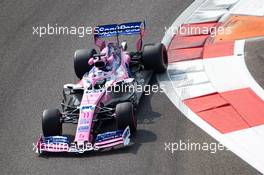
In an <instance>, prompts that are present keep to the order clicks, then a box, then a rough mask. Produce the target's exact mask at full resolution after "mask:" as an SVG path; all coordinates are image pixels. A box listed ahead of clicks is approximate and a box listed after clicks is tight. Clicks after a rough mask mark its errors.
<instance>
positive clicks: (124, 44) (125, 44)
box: [121, 41, 127, 51]
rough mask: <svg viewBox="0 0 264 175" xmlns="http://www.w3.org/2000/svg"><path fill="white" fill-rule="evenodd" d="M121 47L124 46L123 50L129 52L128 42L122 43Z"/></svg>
mask: <svg viewBox="0 0 264 175" xmlns="http://www.w3.org/2000/svg"><path fill="white" fill-rule="evenodd" d="M121 46H122V48H123V50H124V51H126V50H127V42H125V41H122V42H121Z"/></svg>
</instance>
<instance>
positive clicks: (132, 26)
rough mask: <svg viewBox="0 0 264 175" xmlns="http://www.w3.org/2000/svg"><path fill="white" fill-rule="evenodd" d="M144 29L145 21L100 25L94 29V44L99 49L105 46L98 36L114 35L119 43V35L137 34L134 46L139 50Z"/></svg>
mask: <svg viewBox="0 0 264 175" xmlns="http://www.w3.org/2000/svg"><path fill="white" fill-rule="evenodd" d="M144 30H145V21H144V22H129V23H122V24H107V25H100V26H97V27H96V28H95V30H94V41H95V45H97V46H98V47H99V48H100V49H103V48H104V47H105V42H104V41H102V40H100V38H108V37H116V38H117V42H118V43H119V39H118V36H119V35H139V38H138V41H137V43H136V48H137V50H138V51H139V50H141V48H142V39H143V34H144Z"/></svg>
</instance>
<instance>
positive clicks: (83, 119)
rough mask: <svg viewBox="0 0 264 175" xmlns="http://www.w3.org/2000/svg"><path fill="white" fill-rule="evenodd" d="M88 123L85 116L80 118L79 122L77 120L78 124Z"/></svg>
mask: <svg viewBox="0 0 264 175" xmlns="http://www.w3.org/2000/svg"><path fill="white" fill-rule="evenodd" d="M88 123H89V120H87V119H86V118H82V119H80V122H79V124H81V125H84V124H88Z"/></svg>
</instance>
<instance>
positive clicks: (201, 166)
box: [0, 0, 263, 175]
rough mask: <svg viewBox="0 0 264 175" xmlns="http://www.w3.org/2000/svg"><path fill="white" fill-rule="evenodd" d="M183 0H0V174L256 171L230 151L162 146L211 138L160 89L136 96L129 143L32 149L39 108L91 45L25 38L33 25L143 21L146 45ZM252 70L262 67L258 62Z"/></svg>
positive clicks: (54, 101) (50, 103) (54, 98)
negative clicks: (94, 148)
mask: <svg viewBox="0 0 264 175" xmlns="http://www.w3.org/2000/svg"><path fill="white" fill-rule="evenodd" d="M191 2H192V1H191V0H184V1H183V0H169V1H163V0H162V1H161V0H160V1H151V0H144V1H143V0H141V1H137V0H130V1H124V0H122V1H115V2H114V1H103V0H101V1H95V0H89V1H70V0H59V1H51V0H47V1H33V0H32V1H11V0H1V1H0V23H1V27H0V51H1V52H0V55H1V57H0V58H1V59H0V80H1V84H0V94H1V98H0V104H1V105H0V111H1V115H0V119H1V122H0V174H1V175H4V174H35V175H36V174H185V175H189V174H198V175H199V174H202V175H206V174H208V175H211V174H221V175H223V174H243V175H246V174H258V172H257V171H256V170H254V169H253V168H251V166H249V165H248V164H247V163H245V162H243V161H242V160H241V159H240V158H238V157H237V156H235V155H234V154H233V153H231V152H230V151H218V152H216V153H215V154H212V153H210V152H208V151H176V152H174V154H172V153H170V152H168V151H165V150H164V148H165V146H164V142H179V140H182V141H184V142H188V141H189V142H198V143H203V142H207V143H214V142H216V141H215V140H214V139H213V138H211V137H210V136H208V135H207V134H206V133H205V132H204V131H202V130H201V129H199V128H198V127H197V126H195V125H194V124H192V122H190V121H189V120H187V119H186V118H185V117H184V116H183V115H182V114H181V113H180V112H179V111H178V110H177V109H176V108H175V107H174V105H173V104H172V103H171V102H170V101H169V100H168V99H167V97H166V96H165V95H164V94H163V93H155V94H152V95H149V96H145V97H143V99H142V101H141V107H140V108H139V110H138V114H137V115H138V119H139V121H138V123H139V125H138V127H139V130H138V135H137V137H136V140H135V145H133V146H132V147H128V148H126V149H121V150H115V151H111V152H105V153H92V154H89V153H88V154H84V155H79V156H77V155H68V156H67V155H61V154H54V155H48V156H43V157H38V156H37V154H35V153H34V152H33V151H32V148H33V146H32V143H33V142H35V141H36V139H37V136H38V135H39V134H40V133H41V120H40V117H41V114H42V111H43V109H45V108H50V107H57V106H59V103H60V99H61V92H62V87H63V84H65V83H71V82H75V81H76V78H75V76H74V72H73V63H72V57H73V53H74V51H75V50H76V49H78V48H89V47H92V37H91V36H86V37H85V38H78V37H76V36H62V35H60V36H45V37H43V38H39V37H37V36H36V35H32V32H33V30H32V27H33V26H41V25H43V26H46V25H47V24H48V23H49V24H56V23H57V24H60V25H64V26H79V25H85V26H95V25H96V24H106V23H119V22H124V21H136V20H141V19H145V20H146V23H147V27H148V28H147V29H148V33H147V36H146V42H159V41H161V39H162V37H163V35H164V26H167V27H168V26H170V25H171V24H172V22H173V21H174V19H175V18H176V17H177V16H178V15H179V14H180V13H181V12H182V11H183V10H184V9H185V8H186V7H187V6H188V5H189V4H190V3H191ZM256 68H259V70H261V68H262V70H263V59H262V60H260V61H259V63H258V64H257V67H256ZM254 70H255V71H256V72H258V71H257V70H256V69H254ZM261 77H263V76H261ZM262 82H263V80H262ZM152 83H153V84H155V83H156V81H155V78H153V79H152ZM262 85H263V83H262ZM64 131H65V133H66V134H70V133H71V132H74V128H73V127H72V126H65V127H64Z"/></svg>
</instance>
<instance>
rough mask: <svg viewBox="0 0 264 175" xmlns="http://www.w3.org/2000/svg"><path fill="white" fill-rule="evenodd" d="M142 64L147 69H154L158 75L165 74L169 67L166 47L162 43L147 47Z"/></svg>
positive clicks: (144, 50)
mask: <svg viewBox="0 0 264 175" xmlns="http://www.w3.org/2000/svg"><path fill="white" fill-rule="evenodd" d="M142 62H143V65H144V68H145V69H153V70H154V71H155V72H157V73H162V72H165V71H166V70H167V67H168V54H167V50H166V47H165V46H164V45H163V44H162V43H157V44H147V45H145V46H144V49H143V53H142Z"/></svg>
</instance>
